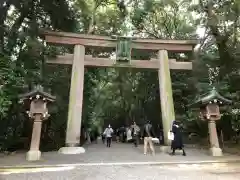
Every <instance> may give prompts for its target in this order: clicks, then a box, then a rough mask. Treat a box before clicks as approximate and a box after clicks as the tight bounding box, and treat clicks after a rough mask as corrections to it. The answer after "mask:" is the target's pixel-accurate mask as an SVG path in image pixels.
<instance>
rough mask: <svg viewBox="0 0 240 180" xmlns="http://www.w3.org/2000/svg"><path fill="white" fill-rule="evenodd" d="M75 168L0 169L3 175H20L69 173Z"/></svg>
mask: <svg viewBox="0 0 240 180" xmlns="http://www.w3.org/2000/svg"><path fill="white" fill-rule="evenodd" d="M74 168H75V167H74V166H68V167H43V168H23V169H0V174H1V175H9V174H20V173H37V172H51V171H69V170H73V169H74Z"/></svg>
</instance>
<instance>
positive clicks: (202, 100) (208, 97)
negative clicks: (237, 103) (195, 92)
mask: <svg viewBox="0 0 240 180" xmlns="http://www.w3.org/2000/svg"><path fill="white" fill-rule="evenodd" d="M209 103H217V104H220V105H222V104H231V103H232V101H231V100H230V99H227V98H225V97H223V96H222V95H221V94H220V93H219V92H218V91H217V90H216V88H215V87H213V88H212V90H211V91H209V92H208V93H206V94H203V95H201V96H200V97H199V98H198V99H197V100H196V101H195V102H194V103H193V104H191V105H190V106H202V105H206V104H209Z"/></svg>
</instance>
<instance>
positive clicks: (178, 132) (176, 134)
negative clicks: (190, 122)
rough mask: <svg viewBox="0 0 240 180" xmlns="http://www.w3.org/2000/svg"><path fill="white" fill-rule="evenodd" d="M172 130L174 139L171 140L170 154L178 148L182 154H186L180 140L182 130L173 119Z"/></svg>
mask: <svg viewBox="0 0 240 180" xmlns="http://www.w3.org/2000/svg"><path fill="white" fill-rule="evenodd" d="M172 132H173V134H174V139H173V140H172V144H171V149H172V153H171V155H175V150H176V149H180V150H182V151H183V156H186V152H185V150H184V145H183V140H182V132H181V129H180V124H179V123H178V122H177V121H173V125H172Z"/></svg>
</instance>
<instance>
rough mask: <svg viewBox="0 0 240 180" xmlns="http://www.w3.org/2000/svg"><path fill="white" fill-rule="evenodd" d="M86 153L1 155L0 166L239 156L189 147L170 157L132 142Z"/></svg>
mask: <svg viewBox="0 0 240 180" xmlns="http://www.w3.org/2000/svg"><path fill="white" fill-rule="evenodd" d="M85 149H86V153H84V154H77V155H63V154H59V153H57V152H46V153H42V160H40V161H37V162H28V161H26V159H25V156H26V154H25V153H17V154H15V155H10V156H4V157H0V166H12V165H33V166H34V165H57V164H79V163H116V162H118V163H122V162H176V161H177V162H179V163H181V162H182V163H183V162H185V161H193V162H194V161H214V160H226V159H227V160H229V159H230V160H237V159H240V158H239V156H233V155H225V156H223V157H212V156H210V155H208V154H206V151H204V150H198V149H186V151H187V156H186V157H184V156H182V155H181V153H180V152H179V155H176V156H170V155H169V154H166V153H163V152H160V147H159V146H156V147H155V149H156V155H155V156H151V155H143V147H142V146H140V147H138V148H135V147H133V145H132V144H117V143H114V144H113V145H112V147H111V148H107V147H106V146H105V145H103V144H101V143H99V144H91V145H89V146H87V147H85Z"/></svg>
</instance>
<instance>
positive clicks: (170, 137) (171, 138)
mask: <svg viewBox="0 0 240 180" xmlns="http://www.w3.org/2000/svg"><path fill="white" fill-rule="evenodd" d="M168 139H169V140H172V141H173V140H174V134H173V133H172V132H170V131H169V132H168Z"/></svg>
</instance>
